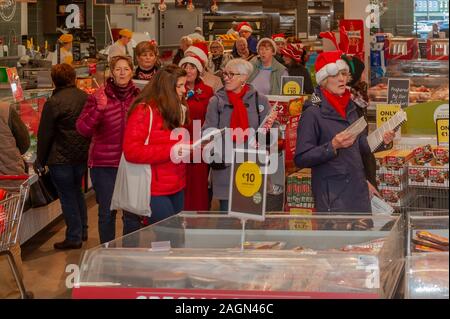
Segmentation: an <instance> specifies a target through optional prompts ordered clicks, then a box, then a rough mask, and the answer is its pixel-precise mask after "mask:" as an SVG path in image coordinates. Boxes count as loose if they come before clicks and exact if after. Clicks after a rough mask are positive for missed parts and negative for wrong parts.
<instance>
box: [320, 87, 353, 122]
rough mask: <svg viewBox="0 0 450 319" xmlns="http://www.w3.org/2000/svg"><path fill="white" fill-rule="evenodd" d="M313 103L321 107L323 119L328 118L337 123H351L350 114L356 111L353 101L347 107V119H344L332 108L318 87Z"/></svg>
mask: <svg viewBox="0 0 450 319" xmlns="http://www.w3.org/2000/svg"><path fill="white" fill-rule="evenodd" d="M311 103H312V104H313V105H315V106H318V107H320V113H321V114H322V117H324V118H328V119H331V120H335V121H343V122H349V118H350V114H351V113H352V112H355V111H356V106H355V104H354V103H353V101H352V100H350V102H349V106H348V107H347V119H344V118H342V116H341V115H340V114H339V113H338V112H337V111H336V110H335V109H334V107H332V106H331V104H330V103H329V102H328V101H327V99H326V98H325V97H324V96H323V95H322V91H321V90H320V87H319V86H318V87H317V88H316V89H315V91H314V93H313V95H312V97H311Z"/></svg>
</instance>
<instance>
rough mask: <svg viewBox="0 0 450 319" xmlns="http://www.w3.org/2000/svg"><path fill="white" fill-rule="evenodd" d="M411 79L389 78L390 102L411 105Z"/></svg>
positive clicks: (405, 105)
mask: <svg viewBox="0 0 450 319" xmlns="http://www.w3.org/2000/svg"><path fill="white" fill-rule="evenodd" d="M409 87H410V80H409V79H388V104H400V105H401V106H402V108H405V107H407V106H408V105H409Z"/></svg>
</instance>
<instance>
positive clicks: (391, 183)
mask: <svg viewBox="0 0 450 319" xmlns="http://www.w3.org/2000/svg"><path fill="white" fill-rule="evenodd" d="M407 186H408V183H407V175H406V174H395V173H393V172H389V173H385V174H384V175H383V182H382V183H381V185H380V187H379V188H380V189H390V190H395V191H402V190H404V189H406V188H407Z"/></svg>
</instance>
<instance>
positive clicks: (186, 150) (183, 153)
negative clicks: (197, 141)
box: [175, 144, 193, 159]
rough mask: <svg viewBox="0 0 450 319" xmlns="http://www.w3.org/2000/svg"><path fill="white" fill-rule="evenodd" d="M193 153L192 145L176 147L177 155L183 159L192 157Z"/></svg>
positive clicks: (178, 145)
mask: <svg viewBox="0 0 450 319" xmlns="http://www.w3.org/2000/svg"><path fill="white" fill-rule="evenodd" d="M192 151H193V148H192V145H191V144H177V145H175V154H176V155H177V156H178V157H179V158H181V159H184V158H187V157H189V156H190V155H191V153H192Z"/></svg>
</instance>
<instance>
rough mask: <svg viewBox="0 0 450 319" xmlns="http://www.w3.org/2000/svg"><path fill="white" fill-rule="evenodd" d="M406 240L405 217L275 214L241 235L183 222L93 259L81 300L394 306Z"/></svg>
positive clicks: (209, 219) (221, 222)
mask: <svg viewBox="0 0 450 319" xmlns="http://www.w3.org/2000/svg"><path fill="white" fill-rule="evenodd" d="M298 225H301V226H302V227H298ZM404 233H405V232H404V223H403V222H402V219H401V218H397V217H385V216H377V217H372V216H335V215H305V216H302V215H295V216H293V215H282V214H279V215H277V214H274V215H268V216H267V217H266V220H265V221H263V222H256V221H247V222H246V224H245V230H244V231H243V230H242V223H241V221H240V220H239V219H236V218H233V217H229V216H227V215H225V214H212V213H209V214H202V213H193V212H182V213H180V214H179V215H176V216H173V217H171V218H169V219H166V220H164V221H162V222H160V223H157V224H154V225H152V226H149V227H146V228H144V229H141V230H139V231H137V232H135V233H133V234H130V235H128V236H125V237H122V238H119V239H117V240H115V241H112V242H109V243H106V244H104V245H102V246H99V247H96V248H93V249H90V250H87V251H86V252H85V254H84V255H83V257H82V260H81V265H80V278H79V281H78V282H77V283H76V285H75V288H74V289H73V297H74V298H150V299H151V298H391V297H393V295H394V293H395V290H396V287H397V285H398V284H399V278H400V274H401V272H402V270H403V265H404V258H403V257H404V242H405V238H404Z"/></svg>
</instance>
